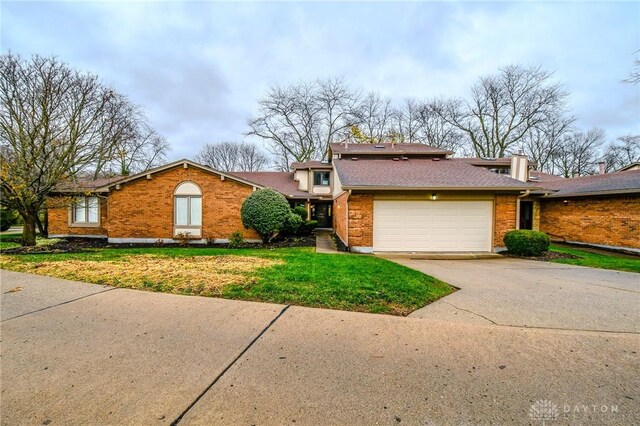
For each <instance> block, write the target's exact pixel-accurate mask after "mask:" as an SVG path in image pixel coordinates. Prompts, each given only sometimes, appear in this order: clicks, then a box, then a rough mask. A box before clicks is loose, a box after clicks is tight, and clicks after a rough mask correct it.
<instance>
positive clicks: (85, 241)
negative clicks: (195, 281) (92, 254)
mask: <svg viewBox="0 0 640 426" xmlns="http://www.w3.org/2000/svg"><path fill="white" fill-rule="evenodd" d="M5 241H10V240H5ZM15 242H17V243H20V237H16V239H15ZM315 245H316V238H315V236H314V235H309V236H304V237H295V238H288V239H285V240H281V241H275V242H272V243H269V244H266V245H263V244H261V243H245V244H243V245H242V246H241V247H235V248H251V249H259V248H265V249H273V248H287V247H315ZM179 246H180V244H179V243H156V244H109V243H108V242H107V240H106V239H102V238H65V239H61V240H60V241H59V242H57V243H55V244H51V245H48V246H35V247H16V248H11V249H6V250H2V253H3V254H55V253H82V252H84V251H86V250H87V249H94V248H149V247H172V248H175V247H179ZM188 247H189V248H211V247H216V248H232V247H229V244H226V243H224V244H190V245H189V246H188Z"/></svg>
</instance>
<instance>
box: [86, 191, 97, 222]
mask: <svg viewBox="0 0 640 426" xmlns="http://www.w3.org/2000/svg"><path fill="white" fill-rule="evenodd" d="M87 222H91V223H98V198H96V197H89V198H87Z"/></svg>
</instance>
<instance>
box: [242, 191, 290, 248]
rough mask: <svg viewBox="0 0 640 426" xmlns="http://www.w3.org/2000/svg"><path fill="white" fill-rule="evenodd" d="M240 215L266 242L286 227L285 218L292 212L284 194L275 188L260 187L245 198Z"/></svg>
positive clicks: (247, 225)
mask: <svg viewBox="0 0 640 426" xmlns="http://www.w3.org/2000/svg"><path fill="white" fill-rule="evenodd" d="M240 215H241V217H242V224H243V225H244V226H245V227H246V228H251V229H253V230H254V231H256V232H257V233H258V235H260V238H261V239H262V242H263V243H265V244H266V243H268V242H269V241H270V240H271V238H273V236H274V235H275V234H276V233H277V232H279V231H281V230H282V229H283V228H284V224H285V220H287V218H288V217H289V216H291V215H292V213H291V208H290V207H289V203H288V202H287V199H286V198H284V196H283V195H282V194H280V193H279V192H276V191H274V190H273V189H260V190H258V191H255V192H254V193H252V194H251V195H249V196H248V197H247V199H246V200H244V203H242V209H241V210H240Z"/></svg>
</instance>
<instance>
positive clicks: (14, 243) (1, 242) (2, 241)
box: [0, 234, 22, 250]
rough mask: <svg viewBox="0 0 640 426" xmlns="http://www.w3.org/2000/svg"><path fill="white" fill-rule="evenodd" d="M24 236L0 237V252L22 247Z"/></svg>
mask: <svg viewBox="0 0 640 426" xmlns="http://www.w3.org/2000/svg"><path fill="white" fill-rule="evenodd" d="M20 238H22V234H2V235H0V250H7V249H11V248H16V247H20Z"/></svg>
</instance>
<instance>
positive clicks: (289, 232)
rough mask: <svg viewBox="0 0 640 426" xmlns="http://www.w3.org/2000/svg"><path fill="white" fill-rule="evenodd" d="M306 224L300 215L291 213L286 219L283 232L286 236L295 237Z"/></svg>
mask: <svg viewBox="0 0 640 426" xmlns="http://www.w3.org/2000/svg"><path fill="white" fill-rule="evenodd" d="M303 225H304V221H303V220H302V218H301V217H300V216H298V215H297V214H295V213H291V214H290V215H289V216H287V218H286V219H285V220H284V227H283V228H282V233H283V234H284V235H285V236H289V237H295V236H296V235H299V234H300V231H301V230H302V226H303Z"/></svg>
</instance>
